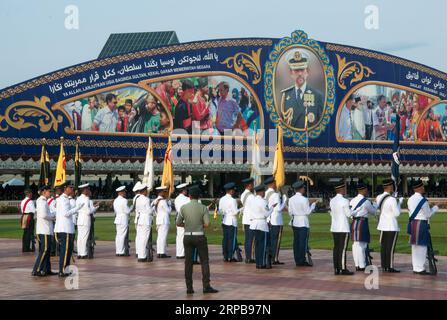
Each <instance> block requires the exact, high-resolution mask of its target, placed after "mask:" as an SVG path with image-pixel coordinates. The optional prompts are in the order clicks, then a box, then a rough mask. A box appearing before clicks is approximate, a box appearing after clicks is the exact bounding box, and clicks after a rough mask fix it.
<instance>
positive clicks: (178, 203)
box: [174, 183, 190, 259]
mask: <svg viewBox="0 0 447 320" xmlns="http://www.w3.org/2000/svg"><path fill="white" fill-rule="evenodd" d="M187 187H188V183H182V184H179V185H178V186H177V187H176V189H177V190H178V191H179V195H178V196H177V197H176V198H175V200H174V206H175V211H176V219H175V220H176V221H177V217H178V215H179V213H180V209H181V208H182V206H183V205H185V204H187V203H188V202H189V201H190V200H189V197H188V189H187ZM184 236H185V228H184V227H182V226H177V237H176V239H175V253H176V257H177V259H184V258H185V247H184V246H183V238H184Z"/></svg>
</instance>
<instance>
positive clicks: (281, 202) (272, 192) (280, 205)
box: [264, 176, 286, 264]
mask: <svg viewBox="0 0 447 320" xmlns="http://www.w3.org/2000/svg"><path fill="white" fill-rule="evenodd" d="M264 184H265V185H266V186H267V188H268V189H267V191H266V192H265V199H266V200H267V203H268V206H269V208H270V209H273V207H274V209H273V211H272V214H271V216H270V217H269V219H267V221H268V222H269V223H270V233H269V234H268V235H267V236H270V241H269V242H270V244H271V247H270V252H271V255H272V259H273V264H284V263H283V262H280V261H279V249H280V247H281V238H282V230H283V219H282V210H283V209H284V206H285V203H286V201H285V200H286V198H285V195H284V196H283V197H281V195H280V193H279V192H278V191H277V188H276V181H275V178H274V177H273V176H271V177H269V178H267V179H266V180H265V181H264Z"/></svg>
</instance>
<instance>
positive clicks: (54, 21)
mask: <svg viewBox="0 0 447 320" xmlns="http://www.w3.org/2000/svg"><path fill="white" fill-rule="evenodd" d="M68 5H75V6H77V8H78V9H79V29H78V30H68V29H66V28H65V23H64V22H65V19H66V17H67V14H65V8H66V6H68ZM369 5H374V6H376V7H377V8H378V29H377V30H376V29H373V30H371V29H367V28H366V27H365V19H367V17H368V14H366V13H365V8H366V7H367V6H369ZM445 12H447V1H439V0H424V1H408V0H406V1H403V0H392V1H390V0H387V1H385V0H376V1H373V0H337V1H331V0H326V1H322V0H308V1H300V0H284V1H279V0H276V1H271V0H270V1H264V0H257V1H252V0H250V1H247V0H246V1H241V0H225V1H212V0H207V1H204V0H191V1H188V2H186V1H173V0H145V1H143V0H138V1H137V0H127V1H116V0H107V1H106V0H94V1H93V0H71V1H67V0H34V1H29V0H26V1H25V0H1V1H0V39H1V41H0V89H1V88H5V87H8V86H11V85H14V84H17V83H20V82H22V81H26V80H29V79H31V78H33V77H36V76H39V75H43V74H45V73H48V72H52V71H56V70H58V69H61V68H65V67H69V66H71V65H74V64H78V63H82V62H85V61H89V60H92V59H96V58H97V57H98V54H99V52H100V51H101V49H102V47H103V46H104V44H105V42H106V40H107V38H108V36H109V35H110V34H111V33H125V32H147V31H165V30H174V31H176V32H177V36H178V38H179V40H180V42H189V41H196V40H207V39H222V38H247V37H267V38H281V37H285V36H289V35H290V34H291V32H292V31H294V30H304V31H305V32H306V33H307V34H308V35H309V37H311V38H313V39H316V40H320V41H325V42H332V43H340V44H345V45H352V46H357V47H362V48H366V49H371V50H377V51H381V52H384V53H388V54H392V55H396V56H399V57H402V58H406V59H409V60H412V61H415V62H418V63H422V64H425V65H428V66H430V67H432V68H435V69H438V70H441V71H444V72H447V59H446V58H445V56H446V54H445V52H447V41H445V32H446V31H447V22H446V21H447V19H445V17H444V15H445Z"/></svg>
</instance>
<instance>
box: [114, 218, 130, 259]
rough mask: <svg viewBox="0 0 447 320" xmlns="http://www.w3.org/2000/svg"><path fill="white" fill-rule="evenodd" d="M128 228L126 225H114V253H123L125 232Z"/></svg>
mask: <svg viewBox="0 0 447 320" xmlns="http://www.w3.org/2000/svg"><path fill="white" fill-rule="evenodd" d="M128 229H129V226H128V225H124V224H117V225H116V237H115V246H116V254H124V252H125V249H126V247H125V246H126V244H125V240H126V234H127V230H128Z"/></svg>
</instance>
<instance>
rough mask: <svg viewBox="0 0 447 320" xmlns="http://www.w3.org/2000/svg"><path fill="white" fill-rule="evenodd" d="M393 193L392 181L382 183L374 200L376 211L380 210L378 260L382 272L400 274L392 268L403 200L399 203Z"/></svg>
mask: <svg viewBox="0 0 447 320" xmlns="http://www.w3.org/2000/svg"><path fill="white" fill-rule="evenodd" d="M393 192H394V182H393V180H389V179H388V180H385V181H384V182H383V193H382V194H379V195H378V196H377V198H376V203H377V206H378V209H379V210H380V219H379V225H378V226H377V230H379V231H380V258H381V264H382V270H383V271H385V272H391V273H396V272H400V271H399V270H397V269H395V268H394V249H395V248H396V243H397V237H398V235H399V230H400V229H399V223H398V222H397V217H399V215H400V205H401V203H402V201H403V198H400V199H399V201H398V200H397V199H396V198H395V197H394V196H393V195H392V193H393Z"/></svg>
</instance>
